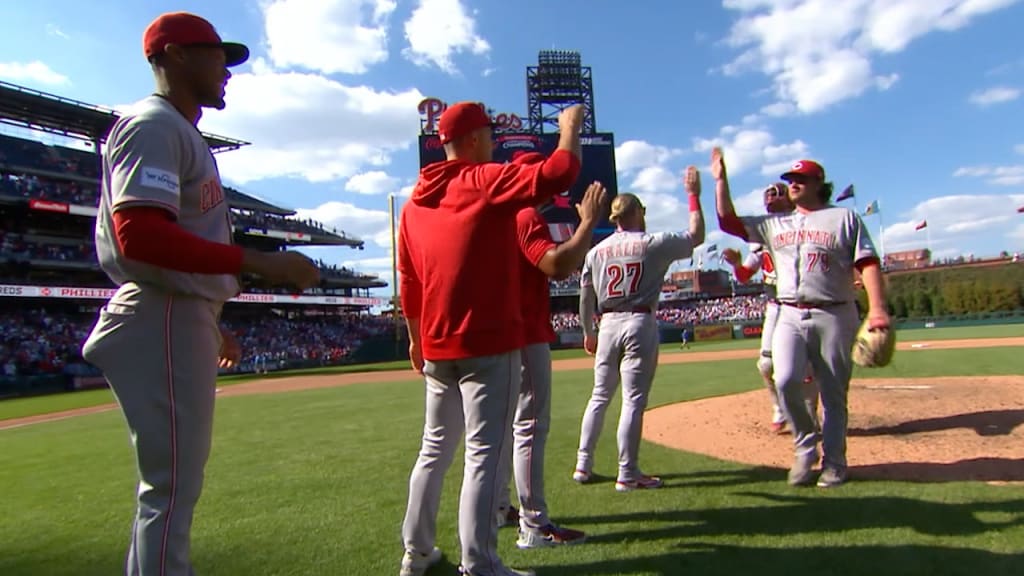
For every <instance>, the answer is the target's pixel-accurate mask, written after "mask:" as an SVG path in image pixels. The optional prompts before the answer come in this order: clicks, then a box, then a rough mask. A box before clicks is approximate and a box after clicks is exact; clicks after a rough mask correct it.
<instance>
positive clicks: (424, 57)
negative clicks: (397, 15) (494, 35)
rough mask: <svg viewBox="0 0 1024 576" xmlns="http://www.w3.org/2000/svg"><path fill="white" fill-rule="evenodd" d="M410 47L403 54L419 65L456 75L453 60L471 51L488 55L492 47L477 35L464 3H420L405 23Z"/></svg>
mask: <svg viewBox="0 0 1024 576" xmlns="http://www.w3.org/2000/svg"><path fill="white" fill-rule="evenodd" d="M405 38H406V40H407V41H408V42H409V45H408V46H407V47H406V48H405V49H403V50H402V54H403V55H404V56H405V57H406V58H408V59H409V60H410V61H411V62H413V63H414V64H416V65H417V66H423V67H427V66H431V65H433V66H437V67H438V68H440V69H441V70H443V71H444V72H447V73H449V74H454V73H456V72H457V71H458V70H457V68H456V66H455V63H454V62H453V61H452V57H453V56H455V55H456V54H460V53H464V52H469V53H470V54H474V55H477V56H480V55H484V54H487V53H488V52H490V50H491V45H490V44H489V43H488V42H487V40H485V39H484V38H482V37H481V36H480V35H478V34H477V32H476V20H475V19H474V18H473V16H471V15H470V14H469V12H468V11H467V10H466V6H465V5H464V4H463V3H462V1H461V0H419V3H418V5H417V6H416V9H415V10H413V12H412V15H411V16H410V17H409V19H408V20H407V21H406V22H405Z"/></svg>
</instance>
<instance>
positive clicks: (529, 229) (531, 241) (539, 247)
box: [516, 208, 558, 266]
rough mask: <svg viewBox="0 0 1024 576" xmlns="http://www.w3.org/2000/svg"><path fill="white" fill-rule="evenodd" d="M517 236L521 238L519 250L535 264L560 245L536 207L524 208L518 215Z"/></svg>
mask: <svg viewBox="0 0 1024 576" xmlns="http://www.w3.org/2000/svg"><path fill="white" fill-rule="evenodd" d="M516 236H517V237H518V239H519V251H520V252H522V253H523V256H525V257H526V259H527V260H529V261H530V264H533V265H534V266H536V265H537V264H538V263H539V262H540V261H541V258H543V257H544V255H545V254H547V253H548V251H550V250H552V249H554V248H557V247H558V245H557V244H555V242H554V240H552V239H551V231H550V230H548V225H547V223H546V222H544V219H543V218H541V216H540V212H538V211H537V209H536V208H524V209H522V210H520V211H519V213H518V214H517V215H516Z"/></svg>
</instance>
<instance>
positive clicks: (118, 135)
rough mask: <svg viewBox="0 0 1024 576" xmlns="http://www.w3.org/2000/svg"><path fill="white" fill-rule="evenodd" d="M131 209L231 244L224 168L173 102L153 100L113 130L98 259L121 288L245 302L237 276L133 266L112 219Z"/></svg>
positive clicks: (105, 156)
mask: <svg viewBox="0 0 1024 576" xmlns="http://www.w3.org/2000/svg"><path fill="white" fill-rule="evenodd" d="M129 206H155V207H157V208H162V209H164V210H167V211H168V212H170V213H171V214H173V215H174V216H175V218H176V220H177V223H178V225H179V226H181V227H182V228H184V229H185V230H186V231H188V232H191V233H192V234H195V235H197V236H199V237H201V238H204V239H206V240H209V241H211V242H220V243H222V244H231V242H232V238H231V215H230V211H229V210H228V204H227V202H226V201H225V195H224V190H223V189H222V188H221V183H220V173H219V172H218V171H217V162H216V161H215V160H214V158H213V154H211V153H210V147H209V145H208V144H207V143H206V140H205V139H204V138H203V136H202V134H200V133H199V130H197V129H196V127H195V126H194V125H193V124H192V123H190V122H189V121H188V120H186V119H185V117H184V116H182V115H181V113H179V112H178V111H177V109H175V108H174V106H173V105H172V104H171V103H170V102H168V101H167V100H166V99H164V98H161V97H160V96H150V97H148V98H146V99H144V100H142V101H140V102H139V103H138V104H136V105H135V107H134V108H133V109H132V110H131V111H130V112H129V113H127V114H125V115H124V116H121V118H120V119H118V120H117V122H115V123H114V127H113V128H111V130H110V136H109V138H108V139H107V145H106V147H105V148H104V152H103V181H102V191H101V194H100V206H99V214H98V215H97V216H96V233H95V239H96V253H97V256H98V259H99V263H100V266H101V267H102V268H103V271H104V272H106V273H107V276H109V277H110V279H111V280H113V281H114V283H115V284H117V285H119V286H120V285H122V284H124V283H126V282H137V283H141V284H152V285H156V286H159V287H161V288H163V289H164V290H167V291H169V292H172V293H177V294H187V295H190V296H198V297H200V298H205V299H207V300H212V301H215V302H223V301H226V300H229V299H231V298H233V297H235V296H237V295H238V292H239V282H238V278H237V277H235V276H232V275H230V274H190V273H186V272H178V271H176V270H168V269H165V268H158V267H156V266H152V265H149V264H145V263H143V262H138V261H135V260H129V259H127V258H125V257H124V254H122V253H121V250H120V249H119V248H118V245H117V239H116V238H115V237H114V235H115V232H114V219H113V214H114V212H115V211H117V210H118V209H120V208H125V207H129Z"/></svg>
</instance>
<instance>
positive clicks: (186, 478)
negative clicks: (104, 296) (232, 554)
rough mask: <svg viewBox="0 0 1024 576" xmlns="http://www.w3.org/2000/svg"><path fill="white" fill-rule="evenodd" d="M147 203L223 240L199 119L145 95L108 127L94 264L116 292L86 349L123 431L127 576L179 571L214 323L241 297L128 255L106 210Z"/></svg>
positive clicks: (220, 205)
mask: <svg viewBox="0 0 1024 576" xmlns="http://www.w3.org/2000/svg"><path fill="white" fill-rule="evenodd" d="M132 206H155V207H159V208H162V209H164V210H167V211H169V212H171V213H172V214H174V215H175V216H176V218H177V222H178V225H180V226H181V227H182V228H184V229H185V230H187V231H189V232H191V233H193V234H196V235H197V236H200V237H203V238H205V239H207V240H210V241H214V242H220V243H224V244H229V243H231V223H230V214H229V212H228V206H227V203H225V202H224V193H223V191H222V189H221V183H220V175H219V173H218V171H217V165H216V162H215V161H214V158H213V155H212V154H211V153H210V149H209V147H208V146H207V144H206V141H205V140H204V139H203V137H202V136H201V135H200V133H199V131H198V130H196V127H195V126H194V125H192V124H191V123H190V122H188V120H186V119H185V118H184V117H183V116H182V115H181V114H180V113H179V112H178V111H177V110H176V109H175V108H174V107H173V106H172V105H171V104H170V103H169V102H168V101H166V100H165V99H163V98H161V97H158V96H151V97H149V98H146V99H144V100H142V101H141V102H139V103H138V104H137V105H136V107H135V108H134V109H133V110H132V111H130V112H128V113H127V114H125V115H123V116H122V117H121V118H120V119H119V120H118V121H117V122H116V123H115V125H114V127H113V128H112V130H111V132H110V136H109V138H108V140H107V146H106V149H105V150H104V153H103V178H102V193H101V196H100V206H99V214H98V216H97V218H96V234H95V236H96V251H97V254H98V257H99V262H100V265H101V266H102V268H103V270H104V271H105V272H106V273H107V275H108V276H109V277H110V279H111V280H113V281H114V282H115V283H116V284H117V285H118V286H119V288H118V289H117V292H116V293H115V294H114V296H113V297H112V298H111V299H110V301H109V302H108V303H107V304H106V305H105V306H104V307H103V308H102V309H101V310H100V313H99V319H98V320H97V322H96V325H95V326H94V328H93V330H92V333H91V334H90V335H89V337H88V339H87V340H86V342H85V343H84V345H83V348H82V353H83V356H84V357H85V359H86V360H88V361H89V362H91V363H92V364H94V365H96V366H97V367H98V368H100V369H101V370H103V373H104V375H105V377H106V379H107V381H108V382H109V384H110V388H111V390H112V391H113V393H114V395H115V397H116V398H117V401H118V403H119V404H120V406H121V410H122V411H123V413H124V417H125V419H126V421H127V424H128V428H129V429H130V432H131V438H132V443H133V444H134V447H135V452H136V457H137V465H138V474H139V486H138V494H137V499H138V500H137V511H136V517H135V525H134V529H133V532H132V542H131V547H130V549H129V551H128V557H127V566H126V574H128V575H129V576H148V575H154V576H155V575H160V576H186V575H190V574H192V567H191V565H190V560H189V548H190V531H191V526H192V512H193V509H194V507H195V505H196V502H197V501H198V500H199V495H200V492H201V491H202V486H203V474H204V472H203V471H204V468H205V465H206V460H207V457H208V456H209V453H210V439H211V434H212V431H213V412H214V393H215V390H216V378H217V358H218V353H219V350H220V345H221V336H220V329H219V328H218V321H219V317H220V311H221V307H222V305H223V303H224V301H226V300H228V299H230V298H232V297H234V296H235V295H237V294H238V290H239V284H238V279H237V278H236V277H234V276H230V275H204V274H186V273H182V272H177V271H174V270H166V269H161V268H157V267H155V266H151V265H148V264H144V263H141V262H138V261H132V260H128V259H127V258H125V256H124V255H123V254H122V253H121V251H120V249H119V248H118V244H117V240H116V238H115V236H114V235H115V231H114V224H113V214H114V212H116V211H117V210H120V209H122V208H127V207H132Z"/></svg>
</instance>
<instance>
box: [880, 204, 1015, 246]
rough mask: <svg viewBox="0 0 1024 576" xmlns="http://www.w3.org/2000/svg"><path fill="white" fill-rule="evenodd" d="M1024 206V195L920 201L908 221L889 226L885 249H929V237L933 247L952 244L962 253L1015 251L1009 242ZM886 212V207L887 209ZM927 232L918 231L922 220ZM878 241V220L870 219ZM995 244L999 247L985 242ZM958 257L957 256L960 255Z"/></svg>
mask: <svg viewBox="0 0 1024 576" xmlns="http://www.w3.org/2000/svg"><path fill="white" fill-rule="evenodd" d="M1021 203H1024V194H987V195H973V194H958V195H949V196H938V197H935V198H929V199H927V200H925V201H923V202H920V203H919V204H917V205H916V206H914V207H913V208H912V209H910V210H909V211H907V212H906V213H904V214H902V215H901V216H903V217H904V218H906V219H904V220H901V221H899V222H896V223H894V224H890V225H888V226H886V227H885V231H884V235H885V250H886V252H895V251H899V250H909V249H916V248H925V247H927V242H928V238H929V236H930V237H931V241H932V247H933V248H934V247H935V246H940V247H941V246H943V245H951V246H956V247H959V250H958V254H960V253H964V254H966V253H970V252H972V251H973V252H975V253H978V254H984V253H990V252H991V253H998V252H999V251H1000V250H1003V249H1007V250H1010V249H1011V248H1012V243H1011V242H1008V240H1012V239H1013V238H1015V234H1017V232H1018V231H1019V230H1018V229H1017V228H1015V225H1016V226H1017V227H1020V225H1017V224H1016V223H1017V221H1018V220H1019V217H1020V215H1019V214H1018V213H1017V207H1018V206H1019V205H1020V204H1021ZM883 210H884V208H883ZM922 220H924V221H927V223H928V226H927V228H926V229H922V230H915V228H916V227H917V225H918V224H920V223H921V221H922ZM866 223H867V224H868V226H869V227H870V228H871V229H872V235H873V237H874V238H875V240H876V242H877V241H878V236H877V232H876V231H877V220H875V219H874V218H869V219H867V220H866ZM991 241H994V242H995V244H996V246H995V248H991V247H986V245H985V244H983V243H984V242H991ZM958 254H954V255H958Z"/></svg>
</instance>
